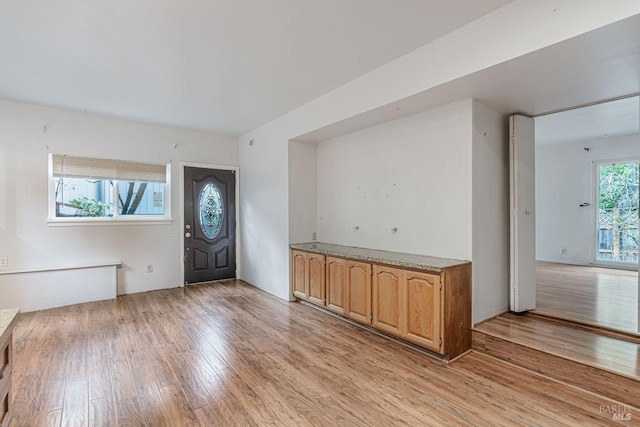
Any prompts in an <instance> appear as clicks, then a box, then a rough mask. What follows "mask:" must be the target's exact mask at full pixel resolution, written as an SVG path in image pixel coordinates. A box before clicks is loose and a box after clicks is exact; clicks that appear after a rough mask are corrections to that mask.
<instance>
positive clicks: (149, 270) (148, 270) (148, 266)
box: [147, 264, 153, 273]
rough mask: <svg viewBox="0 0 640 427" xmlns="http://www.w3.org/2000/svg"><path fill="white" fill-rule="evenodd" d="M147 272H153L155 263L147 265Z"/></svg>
mask: <svg viewBox="0 0 640 427" xmlns="http://www.w3.org/2000/svg"><path fill="white" fill-rule="evenodd" d="M147 273H153V264H149V265H147Z"/></svg>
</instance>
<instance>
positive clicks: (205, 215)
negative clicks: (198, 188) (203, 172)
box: [198, 183, 224, 239]
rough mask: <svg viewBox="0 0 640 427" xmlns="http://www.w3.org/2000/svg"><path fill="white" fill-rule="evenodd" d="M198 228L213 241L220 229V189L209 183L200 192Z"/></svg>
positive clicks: (221, 214)
mask: <svg viewBox="0 0 640 427" xmlns="http://www.w3.org/2000/svg"><path fill="white" fill-rule="evenodd" d="M198 205H199V209H200V215H199V217H200V226H201V227H202V232H203V233H204V235H205V236H206V237H207V238H209V239H215V238H216V236H218V234H220V230H221V229H222V218H223V213H224V212H223V210H224V208H223V206H222V196H221V195H220V189H219V188H218V186H217V185H215V184H213V183H209V184H207V185H205V186H204V188H203V189H202V192H200V203H199V204H198Z"/></svg>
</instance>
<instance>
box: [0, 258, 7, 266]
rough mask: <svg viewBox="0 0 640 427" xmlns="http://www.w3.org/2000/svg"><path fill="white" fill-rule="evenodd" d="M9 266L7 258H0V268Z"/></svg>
mask: <svg viewBox="0 0 640 427" xmlns="http://www.w3.org/2000/svg"><path fill="white" fill-rule="evenodd" d="M8 265H9V258H7V257H6V256H3V257H0V267H6V266H8Z"/></svg>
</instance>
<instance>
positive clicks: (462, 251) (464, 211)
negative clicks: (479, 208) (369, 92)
mask: <svg viewBox="0 0 640 427" xmlns="http://www.w3.org/2000/svg"><path fill="white" fill-rule="evenodd" d="M470 147H471V101H470V100H466V101H461V102H457V103H454V104H451V105H447V106H443V107H440V108H435V109H432V110H429V111H425V112H422V113H418V114H414V115H411V116H408V117H404V118H402V119H398V120H394V121H391V122H387V123H383V124H381V125H378V126H374V127H371V128H367V129H364V130H361V131H358V132H354V133H351V134H348V135H345V136H342V137H339V138H335V139H332V140H329V141H325V142H322V143H320V144H319V145H318V240H320V241H322V242H329V243H336V244H341V245H348V246H357V247H365V248H373V249H383V250H390V251H397V252H408V253H416V254H423V255H432V256H440V257H445V258H455V259H467V260H468V259H471V232H470V231H471V222H470V221H471V215H470V213H471V196H470V192H471V150H470ZM355 226H358V227H359V229H358V230H354V229H353V227H355ZM394 227H397V228H398V231H397V232H395V233H393V232H391V229H392V228H394Z"/></svg>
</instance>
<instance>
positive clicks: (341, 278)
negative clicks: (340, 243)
mask: <svg viewBox="0 0 640 427" xmlns="http://www.w3.org/2000/svg"><path fill="white" fill-rule="evenodd" d="M347 263H348V262H347V260H346V259H343V258H333V257H327V309H329V310H331V311H333V312H335V313H339V314H345V313H346V303H347Z"/></svg>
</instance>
